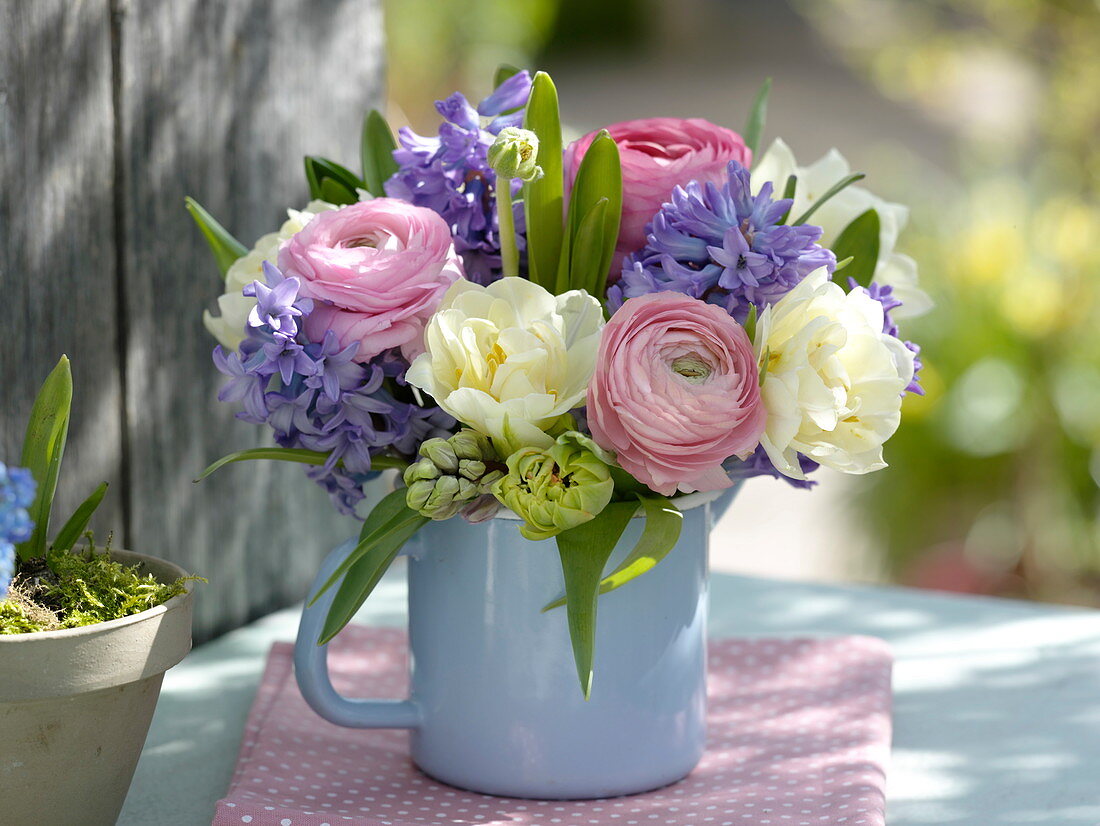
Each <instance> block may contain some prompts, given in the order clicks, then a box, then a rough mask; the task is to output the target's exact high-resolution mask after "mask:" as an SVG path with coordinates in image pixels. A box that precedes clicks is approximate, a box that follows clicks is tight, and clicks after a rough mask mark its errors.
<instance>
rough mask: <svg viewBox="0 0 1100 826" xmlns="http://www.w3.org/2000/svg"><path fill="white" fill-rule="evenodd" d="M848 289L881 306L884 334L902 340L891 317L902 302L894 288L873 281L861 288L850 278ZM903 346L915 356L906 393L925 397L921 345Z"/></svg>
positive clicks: (907, 343)
mask: <svg viewBox="0 0 1100 826" xmlns="http://www.w3.org/2000/svg"><path fill="white" fill-rule="evenodd" d="M848 289H850V290H863V292H865V293H867V295H869V296H871V298H873V299H874V300H875V301H877V302H878V303H879V304H881V305H882V332H884V333H886V334H887V335H889V336H893V337H894V338H896V339H900V338H901V335H900V333H899V331H898V325H897V322H895V321H894V319H893V318H891V316H890V313H891V311H893V310H896V309H897V308H898V307H900V306H901V301H900V300H899V299H898V298H897V296H895V295H894V288H893V287H891V286H889V285H887V284H879V283H877V282H875V281H872V282H871V283H870V284H868V285H867V286H866V287H861V286H860V285H859V283H858V282H857V281H856V280H855V279H854V278H851V277H849V278H848ZM902 344H904V345H905V346H906V347H907V348H908V349H909V351H910V352H912V354H913V380H912V381H911V382H909V386H908V387H906V388H905V392H906V393H915V394H916V395H918V396H923V395H924V388H923V387H921V386H920V379H919V378H918V377H917V374H918V373H919V372H920V369H921V368H922V367H923V366H924V362H922V361H921V358H920V345H918V344H914V343H913V342H912V341H902Z"/></svg>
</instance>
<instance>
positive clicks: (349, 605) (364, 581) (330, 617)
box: [317, 491, 431, 645]
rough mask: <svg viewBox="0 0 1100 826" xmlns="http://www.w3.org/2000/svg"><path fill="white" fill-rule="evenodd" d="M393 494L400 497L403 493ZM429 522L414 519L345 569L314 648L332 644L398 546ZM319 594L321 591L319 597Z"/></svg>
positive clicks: (389, 562)
mask: <svg viewBox="0 0 1100 826" xmlns="http://www.w3.org/2000/svg"><path fill="white" fill-rule="evenodd" d="M396 492H399V493H404V491H396ZM430 521H431V520H430V519H427V518H426V517H422V516H421V517H418V519H417V520H415V521H413V522H411V523H409V524H407V525H406V526H405V527H403V528H402V529H401V530H399V531H395V532H394V533H392V534H390V535H389V536H388V537H387V538H386V539H385V540H384V541H380V542H378V543H377V544H375V545H374V546H373V547H371V548H370V550H368V551H367V552H366V553H365V554H363V556H362V557H361V558H359V559H358V560H356V562H355V564H353V565H352V566H350V567H349V568H348V569H347V573H346V574H345V575H344V581H343V582H341V583H340V587H339V588H338V589H337V591H336V596H335V597H333V600H332V605H331V606H329V610H328V614H327V615H326V616H325V624H324V626H323V627H322V628H321V636H320V637H319V638H318V639H317V644H318V645H324V644H325V643H327V642H329V641H330V640H332V638H333V637H335V636H336V635H337V634H339V633H340V631H342V630H343V628H344V626H346V625H347V624H348V623H349V622H351V620H352V619H353V618H354V617H355V614H356V612H357V611H358V610H359V609H360V608H361V607H362V605H363V603H364V602H366V601H367V597H369V596H370V595H371V592H373V591H374V589H375V586H377V585H378V583H379V581H380V580H381V579H382V575H383V574H385V573H386V571H387V570H388V569H389V567H390V565H391V564H392V563H393V560H394V559H395V558H396V557H397V554H398V553H399V552H400V551H401V548H402V546H403V545H404V544H405V543H406V542H408V541H409V539H411V538H412V536H413V534H415V533H416V532H417V531H418V530H420V528H422V527H423V526H424V525H425V524H427V523H428V522H430ZM323 592H324V589H322V591H321V593H323ZM318 595H320V594H318Z"/></svg>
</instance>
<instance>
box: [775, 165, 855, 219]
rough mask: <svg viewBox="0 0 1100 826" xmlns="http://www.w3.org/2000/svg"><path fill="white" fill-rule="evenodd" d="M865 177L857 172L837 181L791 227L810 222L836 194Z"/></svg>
mask: <svg viewBox="0 0 1100 826" xmlns="http://www.w3.org/2000/svg"><path fill="white" fill-rule="evenodd" d="M866 177H867V176H866V175H865V174H863V173H862V172H857V173H856V174H855V175H849V176H848V177H846V178H841V179H840V180H839V181H837V182H836V183H835V184H833V185H832V186H831V187H829V188H828V189H827V190H825V194H824V195H822V196H821V197H820V198H818V199H817V200H816V201H814V203H813V205H812V206H811V207H810V208H809V209H807V210H806V211H805V212H803V213H802V214H801V215H800V216H799V217H798V220H797V221H794V222H793V223H792V224H791V226H799V225H800V224H804V223H806V222H807V221H808V220H810V217H811V216H812V215H813V214H814V213H815V212H817V211H818V210H819V209H821V207H822V206H824V205H825V204H826V203H828V202H829V201H830V200H831V199H832V198H833V197H834V196H835V195H837V193H839V192H842V191H843V190H845V189H847V188H848V187H850V186H851V185H852V184H854V183H855V182H856V181H862V180H863V179H864V178H866Z"/></svg>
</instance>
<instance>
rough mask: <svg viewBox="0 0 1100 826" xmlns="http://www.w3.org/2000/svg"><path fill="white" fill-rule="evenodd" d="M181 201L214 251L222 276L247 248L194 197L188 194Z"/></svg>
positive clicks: (243, 254)
mask: <svg viewBox="0 0 1100 826" xmlns="http://www.w3.org/2000/svg"><path fill="white" fill-rule="evenodd" d="M183 202H184V204H186V206H187V211H188V212H189V213H191V217H192V218H193V219H194V220H195V224H196V225H198V228H199V230H200V231H201V232H202V235H203V237H204V238H205V239H206V243H207V244H208V245H209V246H210V251H211V252H212V253H214V260H215V261H217V262H218V269H220V270H221V273H222V276H224V275H225V274H226V273H227V272H228V271H229V268H230V267H231V266H233V262H234V261H236V260H237V259H238V258H243V257H244V256H245V255H247V254H248V248H247V247H245V245H244V244H242V243H241V242H240V241H238V240H237V239H236V238H234V237H233V236H232V235H231V234H230V232H229V230H227V229H226V228H225V227H223V226H222V225H221V224H219V223H218V222H217V221H215V220H214V216H213V215H211V214H210V213H209V212H207V211H206V210H205V209H203V208H202V206H201V205H200V204H199V202H198V201H196V200H195V199H194V198H192V197H190V196H188V197H187V198H184V199H183Z"/></svg>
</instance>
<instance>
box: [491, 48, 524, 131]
mask: <svg viewBox="0 0 1100 826" xmlns="http://www.w3.org/2000/svg"><path fill="white" fill-rule="evenodd" d="M521 71H523V70H522V69H520V68H519V67H517V66H513V65H512V64H511V63H501V64H500V65H499V66H497V70H496V71H495V72H494V73H493V88H494V89H496V88H497V87H498V86H500V84H502V83H503V82H504V81H506V80H508V79H509V78H511V77H514V76H516V75H518V74H519V73H520V72H521ZM527 128H530V127H527Z"/></svg>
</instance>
